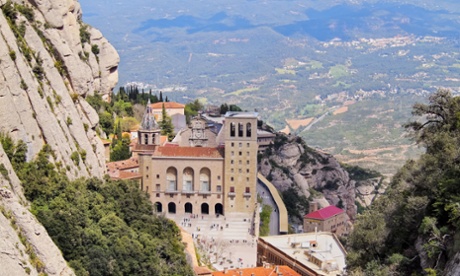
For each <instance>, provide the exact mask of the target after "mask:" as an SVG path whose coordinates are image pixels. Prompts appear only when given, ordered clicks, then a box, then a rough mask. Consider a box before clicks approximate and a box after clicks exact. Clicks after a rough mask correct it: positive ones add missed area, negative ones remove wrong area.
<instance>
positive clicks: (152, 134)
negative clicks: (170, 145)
mask: <svg viewBox="0 0 460 276" xmlns="http://www.w3.org/2000/svg"><path fill="white" fill-rule="evenodd" d="M160 132H161V130H160V127H159V125H158V123H157V121H156V120H155V116H154V115H153V112H152V107H151V106H150V99H149V100H148V102H147V107H146V108H145V112H144V116H143V117H142V122H141V127H140V128H139V130H138V132H137V134H138V139H139V140H138V144H139V145H155V146H157V145H159V144H160V135H161V133H160Z"/></svg>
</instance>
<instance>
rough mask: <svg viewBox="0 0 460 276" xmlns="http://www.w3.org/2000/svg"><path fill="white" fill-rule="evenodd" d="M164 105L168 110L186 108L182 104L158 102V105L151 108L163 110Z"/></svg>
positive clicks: (155, 104) (152, 105)
mask: <svg viewBox="0 0 460 276" xmlns="http://www.w3.org/2000/svg"><path fill="white" fill-rule="evenodd" d="M163 104H164V105H165V108H167V109H174V108H177V109H182V108H185V105H184V104H180V103H176V102H158V103H154V104H151V105H150V107H151V108H152V109H162V108H163Z"/></svg>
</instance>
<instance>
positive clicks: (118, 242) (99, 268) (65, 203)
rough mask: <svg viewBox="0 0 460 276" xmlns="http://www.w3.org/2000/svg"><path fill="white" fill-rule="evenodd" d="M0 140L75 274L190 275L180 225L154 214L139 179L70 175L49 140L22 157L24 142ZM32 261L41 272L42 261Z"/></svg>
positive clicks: (33, 206) (35, 209)
mask: <svg viewBox="0 0 460 276" xmlns="http://www.w3.org/2000/svg"><path fill="white" fill-rule="evenodd" d="M0 142H1V144H2V146H3V148H4V149H5V152H6V154H7V155H8V157H9V159H10V160H11V162H12V164H13V167H14V169H15V171H16V173H17V174H18V176H19V178H20V179H21V182H22V185H23V188H24V193H25V196H26V198H27V199H28V200H29V201H30V202H31V211H32V213H33V214H34V215H35V216H36V217H37V219H38V220H39V221H40V223H42V224H43V226H45V228H46V230H47V232H48V233H49V235H50V236H51V238H52V239H53V241H54V242H55V243H56V245H57V246H58V247H59V249H60V250H61V251H62V253H63V256H64V258H65V259H66V260H67V262H68V264H69V265H70V266H71V267H72V268H73V269H74V271H75V273H76V274H77V275H178V276H179V275H180V276H182V275H193V272H192V270H191V267H190V266H189V265H188V263H187V261H186V256H185V254H184V245H183V244H182V242H181V235H180V231H179V228H178V227H177V226H176V225H175V223H174V222H172V221H171V220H168V219H166V218H165V217H163V216H157V215H154V214H153V206H152V204H151V202H150V200H149V198H148V195H147V194H146V193H144V192H142V191H140V190H139V187H138V185H137V183H135V182H129V181H111V180H109V179H103V180H101V179H96V178H90V179H77V180H74V181H71V180H69V179H68V178H67V176H66V168H64V167H63V166H62V165H61V164H60V163H56V164H53V163H51V162H50V161H49V160H50V159H52V156H53V151H52V150H51V148H50V147H49V146H48V145H45V146H44V147H43V149H42V150H41V152H40V153H39V154H38V156H37V158H36V159H35V160H33V161H30V162H26V158H25V156H26V155H25V154H26V152H27V147H26V146H25V143H23V142H22V141H19V142H17V143H15V142H13V140H12V139H11V138H10V137H9V136H8V135H5V134H2V135H0ZM1 165H2V167H0V172H1V173H2V174H4V167H3V164H1ZM5 175H7V174H5ZM35 265H36V267H37V269H38V271H39V272H40V271H41V269H42V266H43V264H41V263H40V262H39V261H36V262H35Z"/></svg>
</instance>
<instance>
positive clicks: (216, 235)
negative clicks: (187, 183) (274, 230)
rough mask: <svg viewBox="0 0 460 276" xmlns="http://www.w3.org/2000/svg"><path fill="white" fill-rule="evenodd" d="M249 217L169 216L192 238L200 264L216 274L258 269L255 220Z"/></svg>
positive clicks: (244, 215) (239, 215)
mask: <svg viewBox="0 0 460 276" xmlns="http://www.w3.org/2000/svg"><path fill="white" fill-rule="evenodd" d="M247 216H248V215H247V214H239V213H236V214H232V215H231V216H222V215H220V216H219V217H217V216H215V215H197V214H196V215H193V214H186V215H183V216H181V215H174V214H167V215H166V217H167V218H169V219H172V220H174V221H175V222H176V224H177V225H179V226H181V227H182V228H183V229H184V230H185V231H187V232H188V233H190V234H191V235H192V238H193V241H194V243H195V246H196V250H197V252H198V254H199V255H200V258H201V261H202V262H203V263H210V264H212V266H213V267H214V268H215V269H216V270H224V269H225V268H227V269H229V268H244V267H255V266H256V253H257V245H256V244H257V243H256V238H255V237H254V236H252V234H251V232H252V227H253V225H252V221H251V220H252V218H250V217H247Z"/></svg>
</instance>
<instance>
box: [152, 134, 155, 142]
mask: <svg viewBox="0 0 460 276" xmlns="http://www.w3.org/2000/svg"><path fill="white" fill-rule="evenodd" d="M152 145H155V134H152Z"/></svg>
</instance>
